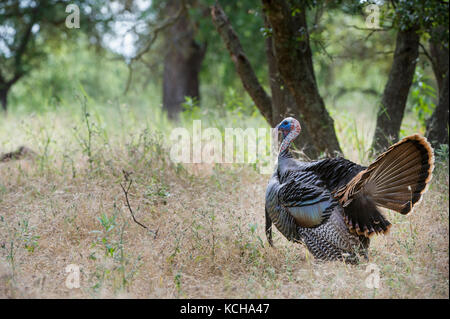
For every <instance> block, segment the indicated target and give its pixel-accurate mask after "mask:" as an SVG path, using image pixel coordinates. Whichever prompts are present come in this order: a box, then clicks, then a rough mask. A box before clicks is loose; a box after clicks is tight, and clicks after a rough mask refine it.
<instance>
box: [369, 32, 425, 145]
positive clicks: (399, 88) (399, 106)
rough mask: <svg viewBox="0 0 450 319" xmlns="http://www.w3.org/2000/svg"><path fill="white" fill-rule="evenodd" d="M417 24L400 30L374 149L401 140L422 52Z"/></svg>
mask: <svg viewBox="0 0 450 319" xmlns="http://www.w3.org/2000/svg"><path fill="white" fill-rule="evenodd" d="M416 31H417V29H416V28H412V29H410V30H406V31H398V33H397V40H396V44H395V52H394V61H393V62H392V67H391V71H390V72H389V78H388V81H387V83H386V86H385V88H384V92H383V97H382V99H381V105H380V109H379V111H378V115H377V124H376V128H375V135H374V138H373V142H372V150H373V151H374V153H379V152H382V151H384V150H385V149H386V148H387V147H389V146H390V145H391V144H392V143H394V142H397V141H398V135H399V132H400V127H401V124H402V120H403V115H404V112H405V106H406V101H407V99H408V94H409V89H410V87H411V84H412V80H413V77H414V71H415V69H416V62H417V58H418V56H419V35H418V33H417V32H416Z"/></svg>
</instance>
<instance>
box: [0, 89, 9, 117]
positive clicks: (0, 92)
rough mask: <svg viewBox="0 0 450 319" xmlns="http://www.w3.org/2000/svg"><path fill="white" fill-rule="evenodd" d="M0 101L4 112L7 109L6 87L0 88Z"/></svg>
mask: <svg viewBox="0 0 450 319" xmlns="http://www.w3.org/2000/svg"><path fill="white" fill-rule="evenodd" d="M0 103H1V104H2V109H3V111H4V112H5V113H6V112H7V111H8V89H7V88H2V89H0Z"/></svg>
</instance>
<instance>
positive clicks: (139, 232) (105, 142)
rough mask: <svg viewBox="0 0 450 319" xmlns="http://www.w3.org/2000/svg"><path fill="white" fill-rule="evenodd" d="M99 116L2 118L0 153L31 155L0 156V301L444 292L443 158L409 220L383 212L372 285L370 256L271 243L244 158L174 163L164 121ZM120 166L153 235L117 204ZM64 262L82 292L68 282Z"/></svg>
mask: <svg viewBox="0 0 450 319" xmlns="http://www.w3.org/2000/svg"><path fill="white" fill-rule="evenodd" d="M80 113H81V112H80ZM119 113H120V112H119ZM119 113H114V114H116V115H117V114H119ZM106 114H107V113H106V112H105V113H103V115H99V114H97V113H95V112H93V113H91V114H90V116H88V117H86V116H74V115H70V114H55V113H47V114H44V115H33V116H30V117H27V118H23V117H15V116H14V115H12V116H10V117H9V118H7V119H3V120H2V122H1V123H0V124H1V129H0V133H1V134H0V150H1V152H0V153H3V152H6V151H11V150H13V149H15V148H17V147H18V146H19V145H26V146H27V147H29V148H30V149H32V150H33V151H34V154H31V155H30V154H28V155H26V156H25V158H23V159H20V160H15V161H7V162H4V163H0V298H5V297H12V298H30V297H31V298H33V297H37V298H105V297H117V298H121V297H131V298H448V297H449V288H448V287H449V237H448V235H449V195H448V191H449V175H448V159H447V160H445V161H443V162H438V163H437V167H436V169H435V173H434V178H433V180H432V182H431V185H430V188H429V190H428V192H427V193H426V194H425V196H424V200H423V201H422V202H421V204H420V205H419V206H417V208H416V209H415V211H414V212H413V213H412V214H410V215H408V216H402V215H400V214H396V213H393V212H386V215H387V217H388V219H389V220H390V221H391V222H392V224H393V227H392V229H391V232H390V234H389V235H387V236H379V237H376V238H375V239H374V240H373V241H372V244H371V247H370V255H369V256H370V261H369V263H373V264H375V265H376V266H377V267H378V269H379V275H380V286H379V288H378V289H370V288H367V287H366V283H365V282H366V278H367V277H368V276H369V273H368V272H366V269H367V266H368V262H363V263H361V264H359V265H356V266H351V265H346V264H344V263H341V262H319V261H315V260H314V259H313V257H312V256H311V255H309V254H308V252H307V250H306V249H305V248H304V247H302V246H301V245H298V244H293V243H291V242H288V241H287V240H286V239H285V238H284V237H282V235H281V234H280V233H278V231H275V234H274V244H275V248H271V247H269V246H268V244H267V241H266V239H265V235H264V196H265V188H266V184H267V180H268V178H269V176H267V175H261V174H259V173H258V171H257V170H255V169H254V168H252V167H251V166H250V165H228V166H225V165H216V166H214V167H212V166H207V165H197V166H193V165H186V166H180V165H178V166H177V165H174V164H173V163H171V162H170V161H169V157H168V154H167V152H168V149H167V148H168V145H167V142H166V140H165V138H164V136H165V135H164V134H165V133H164V130H166V132H167V129H168V128H167V127H166V128H165V127H164V125H165V124H164V123H165V122H161V121H156V120H155V118H157V117H158V116H159V115H153V116H152V115H151V114H145V116H142V117H141V118H147V119H152V118H153V121H152V120H140V119H139V116H136V115H133V114H130V113H129V112H128V113H126V114H125V115H124V116H123V117H121V118H122V121H116V122H118V123H121V124H120V126H119V127H118V126H114V127H113V128H111V127H110V126H108V125H109V124H108V123H109V122H108V119H107V116H106ZM120 116H121V115H120V114H119V115H117V117H119V118H120ZM124 119H126V120H124ZM156 122H158V123H159V126H156V124H155V123H156ZM255 123H256V120H255ZM343 123H344V122H342V121H341V122H339V123H337V125H336V127H337V128H338V133H339V134H340V139H341V144H342V145H344V146H345V153H346V156H347V157H349V158H350V159H352V160H354V161H359V160H361V161H366V160H367V158H365V154H366V152H365V148H364V147H368V144H369V143H368V142H367V141H364V142H361V136H362V137H364V136H365V135H364V133H363V134H362V135H359V138H358V135H345V134H347V133H346V132H347V131H346V129H347V128H348V126H350V127H351V123H350V124H348V125H347V126H346V125H344V124H343ZM358 123H359V124H360V123H361V121H358ZM355 127H356V122H355ZM156 130H161V131H163V133H162V135H160V134H157V133H154V132H155V131H156ZM349 130H351V129H349ZM361 145H362V146H364V147H360V146H361ZM356 146H359V147H358V148H357V147H356ZM123 171H125V172H127V174H128V173H130V175H129V178H130V179H132V180H133V183H132V185H131V188H130V191H129V193H130V195H129V200H130V204H131V207H132V209H133V211H134V214H135V217H136V219H137V220H138V221H139V222H140V223H142V224H144V225H145V226H147V227H148V229H144V228H143V227H141V226H139V225H138V224H137V223H135V222H134V221H133V219H132V216H131V214H130V211H129V210H128V208H127V206H126V205H125V196H124V193H123V191H122V189H121V187H120V183H121V182H122V183H125V182H124V173H123ZM71 264H74V265H78V266H79V267H80V270H81V274H80V288H74V289H69V288H67V287H66V279H67V277H68V275H69V273H67V272H66V267H67V266H68V265H71Z"/></svg>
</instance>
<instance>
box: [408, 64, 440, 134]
mask: <svg viewBox="0 0 450 319" xmlns="http://www.w3.org/2000/svg"><path fill="white" fill-rule="evenodd" d="M434 101H436V90H435V89H434V88H433V87H432V86H431V79H430V78H429V77H428V76H427V75H425V73H424V71H423V70H422V69H421V68H420V67H419V66H418V67H416V73H415V74H414V79H413V84H412V86H411V95H410V99H409V103H408V105H407V106H408V109H409V110H411V111H412V112H414V114H415V115H416V116H417V119H418V120H419V122H420V124H421V125H422V126H423V127H425V126H426V120H427V119H428V118H429V117H430V116H431V114H432V113H433V110H434V108H435V107H436V105H435V104H434Z"/></svg>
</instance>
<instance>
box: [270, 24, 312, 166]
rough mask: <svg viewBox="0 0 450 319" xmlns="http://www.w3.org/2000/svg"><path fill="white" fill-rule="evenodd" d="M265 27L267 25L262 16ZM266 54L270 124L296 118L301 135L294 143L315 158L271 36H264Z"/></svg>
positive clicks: (306, 130) (310, 140)
mask: <svg viewBox="0 0 450 319" xmlns="http://www.w3.org/2000/svg"><path fill="white" fill-rule="evenodd" d="M264 20H265V24H266V27H270V26H269V25H268V22H267V19H266V17H264ZM265 45H266V56H267V63H268V66H269V82H270V90H271V93H272V123H273V124H272V125H273V126H275V125H277V124H278V123H280V122H281V121H282V120H283V119H284V118H286V117H289V116H291V117H294V118H296V119H297V120H298V121H299V122H300V125H301V127H302V133H301V134H302V135H301V136H300V137H299V138H297V139H295V140H294V145H295V146H296V147H297V148H298V149H299V150H301V151H302V152H303V153H305V154H306V155H307V156H308V157H310V158H317V157H318V156H319V155H320V154H319V152H318V151H317V148H316V146H315V145H314V140H313V139H312V138H311V135H310V134H309V132H308V129H307V127H306V125H305V124H304V119H303V117H302V115H301V113H300V112H299V109H298V107H297V104H296V103H295V99H294V97H293V96H292V94H291V92H290V91H289V89H288V88H287V87H286V85H285V84H284V81H283V78H282V77H281V75H280V72H279V70H278V66H277V61H276V59H275V55H274V52H273V39H272V37H271V36H268V37H267V38H266V43H265Z"/></svg>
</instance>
